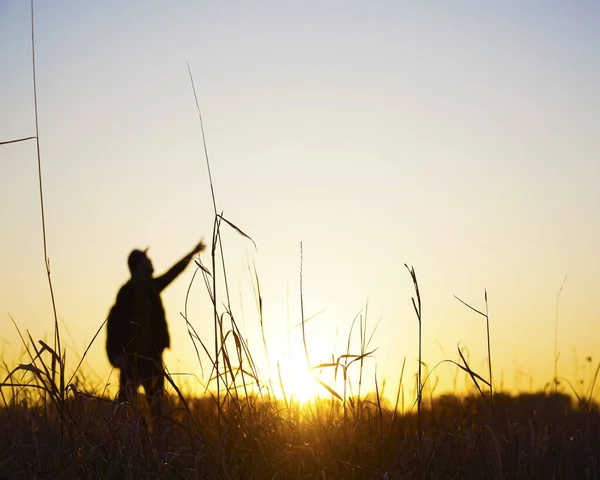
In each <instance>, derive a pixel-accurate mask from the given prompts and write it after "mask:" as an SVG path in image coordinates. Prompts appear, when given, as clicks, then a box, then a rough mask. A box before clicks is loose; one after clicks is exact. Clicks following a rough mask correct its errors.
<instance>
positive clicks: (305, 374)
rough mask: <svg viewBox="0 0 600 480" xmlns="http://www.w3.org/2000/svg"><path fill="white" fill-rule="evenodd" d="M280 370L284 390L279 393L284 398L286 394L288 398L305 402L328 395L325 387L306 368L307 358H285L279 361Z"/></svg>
mask: <svg viewBox="0 0 600 480" xmlns="http://www.w3.org/2000/svg"><path fill="white" fill-rule="evenodd" d="M279 372H280V376H281V383H282V385H280V387H281V388H282V391H281V392H278V393H279V394H280V396H281V397H282V398H283V396H284V394H285V397H286V398H287V399H288V400H294V401H297V402H300V403H301V404H304V403H307V402H309V401H311V400H314V399H316V398H319V397H323V396H325V395H327V391H326V390H325V387H323V386H322V385H320V384H319V382H318V381H317V380H316V378H315V376H313V374H312V373H311V372H310V371H309V370H308V369H307V368H306V360H295V361H294V360H290V359H284V360H282V361H281V362H280V363H279ZM278 384H280V382H279V381H278Z"/></svg>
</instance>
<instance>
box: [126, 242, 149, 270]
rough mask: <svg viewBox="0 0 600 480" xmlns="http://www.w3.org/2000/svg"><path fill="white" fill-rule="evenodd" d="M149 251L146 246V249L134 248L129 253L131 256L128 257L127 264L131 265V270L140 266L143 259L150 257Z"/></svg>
mask: <svg viewBox="0 0 600 480" xmlns="http://www.w3.org/2000/svg"><path fill="white" fill-rule="evenodd" d="M147 251H148V249H147V248H146V250H134V251H133V252H131V253H130V254H129V258H128V259H127V265H129V271H130V272H133V270H134V269H135V267H137V266H138V264H139V263H140V261H141V260H143V259H144V258H147V257H148V256H147V255H146V252H147Z"/></svg>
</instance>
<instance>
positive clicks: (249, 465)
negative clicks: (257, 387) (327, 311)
mask: <svg viewBox="0 0 600 480" xmlns="http://www.w3.org/2000/svg"><path fill="white" fill-rule="evenodd" d="M29 392H30V391H29ZM55 393H58V392H55ZM42 394H43V395H42V397H45V401H42V399H41V398H38V399H37V400H34V398H33V397H34V396H35V395H34V394H33V393H31V392H30V393H28V391H22V392H21V393H19V394H17V395H16V396H15V397H14V398H13V400H12V401H10V399H9V398H5V400H6V401H7V403H6V404H5V406H4V408H2V410H0V427H1V428H2V431H3V432H4V434H3V435H2V437H1V438H2V440H0V477H2V478H257V479H259V478H260V479H262V478H265V479H267V478H282V479H283V478H322V479H326V478H440V479H442V478H472V479H478V478H582V479H583V478H586V479H587V478H598V477H597V476H598V462H599V460H600V419H599V415H598V409H597V406H596V405H595V404H593V403H590V404H581V405H577V404H575V402H574V401H572V399H571V397H569V396H567V395H564V394H554V393H550V394H545V393H536V394H533V393H532V394H522V395H520V396H515V397H512V396H509V395H505V394H502V393H497V394H496V396H495V402H494V403H495V404H494V409H493V410H492V409H491V408H490V405H489V404H488V402H486V400H484V399H483V398H482V397H481V395H479V394H477V395H470V396H466V397H462V398H459V397H456V396H452V395H448V396H441V397H438V398H435V397H434V398H433V400H432V401H427V402H424V404H423V406H422V411H421V431H422V438H421V439H419V434H418V432H419V428H418V425H417V416H416V413H415V412H414V410H413V411H412V412H409V413H405V414H404V415H403V414H402V413H401V412H400V411H395V410H394V407H393V405H389V404H388V403H387V402H383V401H382V400H381V399H379V400H378V397H377V395H376V394H374V395H370V396H369V395H367V396H365V397H364V398H361V399H360V400H359V399H358V398H350V399H348V401H347V403H346V408H345V409H344V408H343V406H344V404H342V402H340V401H339V400H338V399H337V398H335V397H333V396H332V397H331V399H330V400H327V399H325V400H323V399H321V400H316V401H313V402H309V403H307V404H305V405H299V404H297V403H295V402H293V401H289V400H288V401H287V402H286V401H280V400H276V399H274V398H267V397H263V398H262V399H261V398H260V397H256V396H248V397H246V396H238V395H235V394H234V393H233V392H230V394H229V395H227V396H224V398H222V399H221V408H218V406H217V402H216V401H215V398H213V397H210V396H207V397H203V398H192V397H187V398H186V396H184V395H181V396H179V395H176V394H175V395H172V396H170V398H169V399H168V401H167V402H166V405H165V406H164V408H163V414H162V415H161V416H160V417H159V418H156V419H151V418H150V416H149V412H148V411H147V408H146V407H145V402H137V403H135V404H134V405H124V404H121V405H115V404H114V403H113V402H112V401H110V400H109V399H107V398H103V397H102V396H100V395H99V394H91V393H85V392H81V391H79V390H77V388H74V387H71V388H69V392H68V393H67V394H66V396H65V398H64V401H62V402H61V401H60V400H59V399H58V398H52V394H51V393H49V392H45V391H42ZM57 400H58V403H57ZM409 408H410V406H407V410H408V409H409Z"/></svg>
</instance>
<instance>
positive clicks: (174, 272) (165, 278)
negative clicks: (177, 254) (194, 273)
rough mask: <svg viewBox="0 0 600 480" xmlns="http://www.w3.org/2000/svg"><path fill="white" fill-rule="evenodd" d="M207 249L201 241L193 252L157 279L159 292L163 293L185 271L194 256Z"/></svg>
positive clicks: (156, 283) (155, 280)
mask: <svg viewBox="0 0 600 480" xmlns="http://www.w3.org/2000/svg"><path fill="white" fill-rule="evenodd" d="M205 248H206V245H204V242H203V241H202V240H200V242H199V243H198V245H196V246H195V247H194V248H193V249H192V251H191V252H189V253H188V254H187V255H186V256H185V257H183V258H182V259H181V260H179V261H178V262H177V263H176V264H175V265H173V266H172V267H171V268H170V269H169V270H168V271H167V272H166V273H163V274H162V275H161V276H160V277H156V278H155V279H154V282H155V285H156V286H157V287H158V291H159V292H162V291H163V290H164V289H165V288H167V286H168V285H169V284H170V283H171V282H172V281H173V280H175V279H176V278H177V277H178V276H179V275H180V274H181V273H182V272H183V271H184V270H185V267H187V266H188V264H189V263H190V261H191V260H192V258H193V257H194V255H196V254H197V253H199V252H201V251H202V250H204V249H205Z"/></svg>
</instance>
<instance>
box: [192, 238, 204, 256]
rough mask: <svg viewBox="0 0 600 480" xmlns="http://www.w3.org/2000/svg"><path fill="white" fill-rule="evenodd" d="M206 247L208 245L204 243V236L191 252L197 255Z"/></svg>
mask: <svg viewBox="0 0 600 480" xmlns="http://www.w3.org/2000/svg"><path fill="white" fill-rule="evenodd" d="M205 248H206V245H205V244H204V238H202V239H200V242H198V245H196V246H195V247H194V249H193V250H192V252H191V254H192V255H195V254H197V253H200V252H202V251H203V250H204V249H205Z"/></svg>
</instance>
